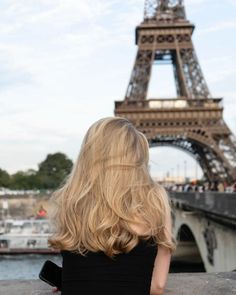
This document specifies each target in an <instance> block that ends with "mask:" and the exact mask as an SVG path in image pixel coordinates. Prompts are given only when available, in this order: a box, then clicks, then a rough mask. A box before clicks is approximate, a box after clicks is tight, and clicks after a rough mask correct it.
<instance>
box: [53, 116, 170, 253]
mask: <svg viewBox="0 0 236 295" xmlns="http://www.w3.org/2000/svg"><path fill="white" fill-rule="evenodd" d="M148 162H149V145H148V141H147V139H146V137H145V136H144V135H143V134H142V133H141V132H139V131H138V130H137V129H136V128H135V127H134V126H133V125H132V124H131V123H130V122H129V121H128V120H127V119H125V118H120V117H109V118H104V119H101V120H99V121H97V122H95V123H94V124H93V125H92V126H91V127H90V128H89V130H88V132H87V134H86V135H85V137H84V140H83V143H82V146H81V150H80V153H79V156H78V159H77V161H76V163H75V164H74V167H73V169H72V172H71V174H70V175H69V177H68V179H67V180H66V182H65V184H64V185H63V187H61V188H60V189H58V190H57V191H56V192H55V193H54V194H53V196H52V198H51V202H52V206H51V207H52V210H51V212H50V218H51V221H52V222H53V224H54V226H55V228H54V233H53V235H52V236H51V237H50V239H49V241H48V242H49V246H50V247H53V248H55V249H60V250H71V251H75V252H78V253H80V254H82V255H85V254H86V253H87V252H88V251H93V252H96V251H103V252H104V253H106V254H107V255H108V256H109V257H113V256H114V255H115V254H119V253H127V252H129V251H130V250H131V249H133V248H134V247H135V246H136V245H137V244H138V242H139V239H140V238H141V236H139V235H138V234H137V233H136V232H134V231H133V230H132V229H131V227H130V224H131V223H133V222H134V218H135V220H136V222H138V223H140V225H145V227H146V228H148V229H149V233H148V234H147V235H145V236H144V237H143V238H145V239H148V238H149V237H153V238H154V240H155V242H156V243H157V244H159V245H162V246H164V247H167V248H169V249H170V251H173V250H174V248H175V244H174V241H173V238H172V236H171V233H168V231H167V229H166V227H165V221H166V217H167V215H170V212H171V209H170V205H169V201H168V196H167V194H166V191H165V190H164V188H163V187H162V186H160V185H158V184H157V183H156V182H155V181H154V180H153V179H152V178H151V176H150V174H149V167H148ZM137 220H138V221H137Z"/></svg>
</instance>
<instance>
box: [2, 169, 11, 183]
mask: <svg viewBox="0 0 236 295" xmlns="http://www.w3.org/2000/svg"><path fill="white" fill-rule="evenodd" d="M9 185H10V175H9V174H8V173H7V171H5V170H2V169H0V187H9Z"/></svg>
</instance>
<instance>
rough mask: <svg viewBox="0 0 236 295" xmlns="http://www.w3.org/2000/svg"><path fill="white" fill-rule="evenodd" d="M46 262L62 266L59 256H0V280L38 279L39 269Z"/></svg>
mask: <svg viewBox="0 0 236 295" xmlns="http://www.w3.org/2000/svg"><path fill="white" fill-rule="evenodd" d="M46 260H51V261H53V262H55V263H56V264H58V265H60V266H61V265H62V258H61V255H58V254H57V255H38V254H25V255H24V254H22V255H21V254H17V255H0V280H12V279H18V280H25V279H38V274H39V272H40V269H41V267H42V265H43V263H44V261H46Z"/></svg>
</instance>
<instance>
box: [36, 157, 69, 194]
mask: <svg viewBox="0 0 236 295" xmlns="http://www.w3.org/2000/svg"><path fill="white" fill-rule="evenodd" d="M72 166H73V162H72V161H71V160H70V159H69V158H67V156H66V155H65V154H63V153H59V152H58V153H55V154H49V155H47V157H46V159H45V160H44V161H43V162H41V163H40V164H39V170H38V178H39V182H40V186H41V188H44V189H55V188H57V187H58V186H59V185H60V184H61V183H62V182H63V180H64V179H65V178H66V176H67V175H68V174H69V173H70V171H71V168H72Z"/></svg>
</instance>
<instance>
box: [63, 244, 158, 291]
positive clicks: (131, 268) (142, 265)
mask: <svg viewBox="0 0 236 295" xmlns="http://www.w3.org/2000/svg"><path fill="white" fill-rule="evenodd" d="M61 254H62V293H61V294H62V295H94V294H96V295H100V294H101V295H111V294H112V295H150V285H151V278H152V270H153V266H154V260H155V257H156V254H157V245H156V244H154V242H153V241H152V239H149V240H143V239H140V241H139V243H138V245H137V246H136V247H134V248H133V249H132V250H131V251H130V252H129V253H122V254H118V255H116V256H115V257H114V258H113V259H111V258H109V257H108V256H106V255H105V254H104V253H103V252H102V251H100V252H88V254H87V255H86V257H84V256H82V255H80V254H75V253H73V252H70V251H67V250H63V251H61Z"/></svg>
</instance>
